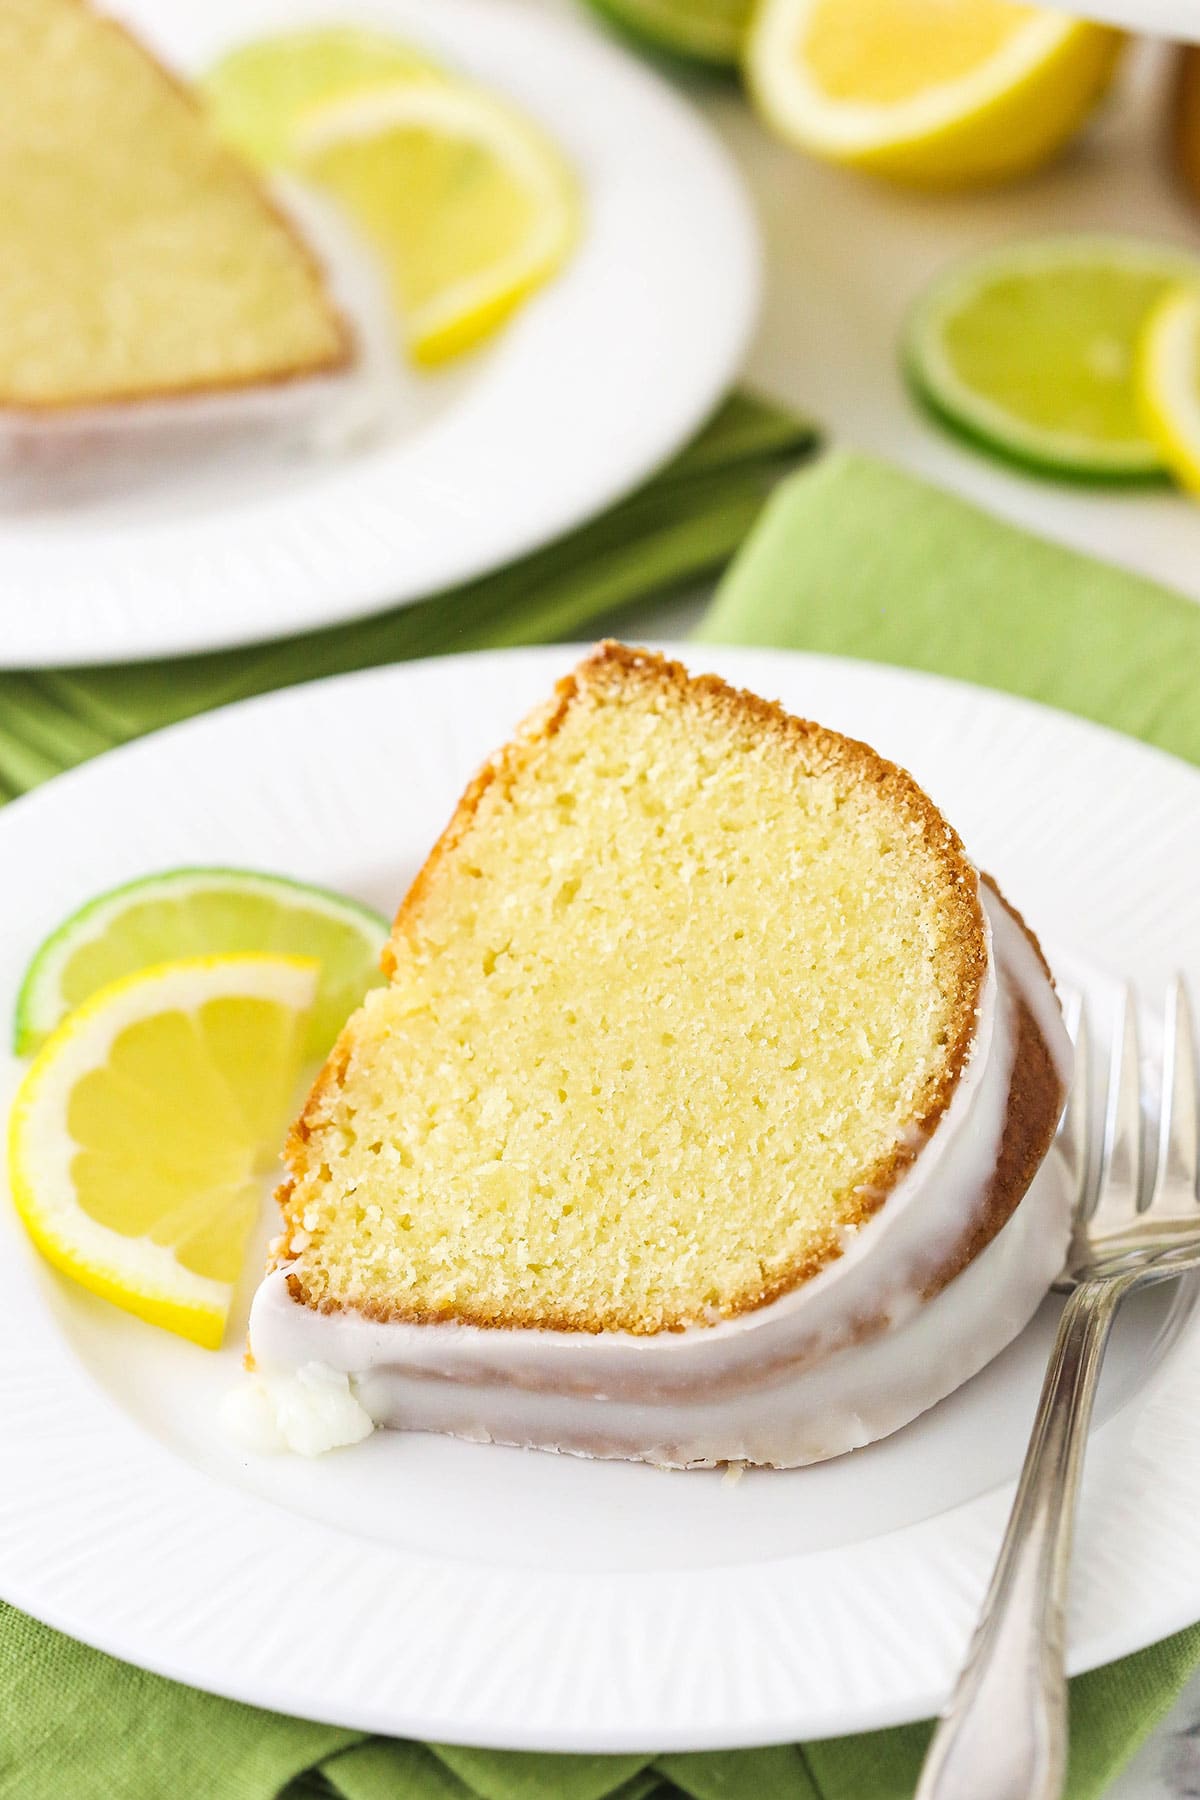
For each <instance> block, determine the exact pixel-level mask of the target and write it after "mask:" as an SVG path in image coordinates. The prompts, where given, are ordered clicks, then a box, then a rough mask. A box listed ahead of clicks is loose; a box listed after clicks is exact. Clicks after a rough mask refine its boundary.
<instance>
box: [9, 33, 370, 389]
mask: <svg viewBox="0 0 1200 1800" xmlns="http://www.w3.org/2000/svg"><path fill="white" fill-rule="evenodd" d="M0 88H2V90H3V93H4V104H3V106H2V107H0V411H5V410H9V409H12V410H15V411H17V412H18V413H24V414H28V415H33V416H34V417H35V418H36V417H39V416H42V417H44V416H45V415H55V414H61V413H62V412H63V411H64V410H69V409H78V408H87V407H89V406H103V405H111V404H112V403H114V402H130V401H139V400H146V399H151V398H153V399H158V400H162V399H164V398H169V397H173V396H180V395H195V394H200V393H210V392H212V391H214V390H216V391H227V390H230V389H238V388H243V387H246V386H247V385H253V384H261V383H274V382H279V381H282V380H284V379H287V378H291V377H296V376H301V375H314V374H320V373H326V372H329V371H332V370H335V369H338V368H341V367H342V366H343V365H344V364H345V363H346V362H347V361H348V360H349V356H350V339H349V336H348V333H347V330H346V327H345V325H344V324H343V321H342V319H341V317H340V316H339V314H338V312H337V310H336V308H335V307H334V305H333V303H332V302H331V300H330V298H329V296H328V294H327V293H326V290H325V284H324V280H323V277H322V274H321V271H320V269H319V268H318V266H317V264H316V263H315V261H314V259H313V258H312V256H311V255H310V254H309V252H308V250H307V248H306V247H305V245H304V244H303V243H302V242H301V241H300V239H299V238H298V237H297V235H296V234H295V232H294V231H293V230H292V228H291V226H290V225H289V224H288V222H287V221H286V220H285V219H284V217H283V216H282V214H281V213H279V212H278V211H277V210H276V209H275V207H274V206H273V205H272V204H271V202H270V200H269V199H268V197H267V195H266V193H265V191H264V189H263V188H262V186H261V185H260V183H259V182H258V180H257V179H256V177H255V176H253V175H252V174H251V173H250V171H249V170H248V169H245V168H243V167H242V165H241V164H240V163H239V162H237V161H236V160H235V159H234V158H233V157H232V156H231V155H230V154H229V153H228V152H227V151H226V150H225V149H224V148H222V146H221V145H220V144H219V143H218V141H217V139H216V137H215V136H214V134H213V133H212V131H211V130H210V129H209V126H208V124H207V122H206V120H205V118H204V116H203V113H202V112H201V110H200V108H199V107H198V106H197V105H196V104H195V103H194V102H193V100H192V98H191V96H190V95H189V94H188V93H187V91H186V90H185V89H184V88H183V87H182V86H181V85H180V84H179V83H178V82H176V81H175V80H174V78H173V77H172V76H170V75H169V74H168V73H167V72H166V71H165V70H164V69H162V68H161V67H160V66H159V65H158V63H157V62H155V60H154V59H153V57H152V56H151V55H150V54H149V52H148V51H146V50H145V49H143V48H142V46H141V45H140V44H138V43H137V42H136V41H135V39H134V38H133V37H131V36H130V35H129V34H128V33H127V32H126V31H125V30H124V29H123V28H122V27H121V26H120V25H118V24H117V23H116V22H115V21H113V20H111V19H108V18H105V17H103V16H102V15H101V14H99V13H96V12H94V11H93V10H92V9H91V8H90V6H89V5H88V4H86V0H0Z"/></svg>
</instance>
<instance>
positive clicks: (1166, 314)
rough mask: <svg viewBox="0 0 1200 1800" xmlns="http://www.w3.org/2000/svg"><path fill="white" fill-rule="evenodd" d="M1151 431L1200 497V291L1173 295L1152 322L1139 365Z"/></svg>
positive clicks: (1166, 458) (1144, 412)
mask: <svg viewBox="0 0 1200 1800" xmlns="http://www.w3.org/2000/svg"><path fill="white" fill-rule="evenodd" d="M1138 395H1139V400H1140V403H1141V410H1142V416H1143V418H1144V419H1145V421H1146V428H1147V430H1148V431H1149V432H1150V434H1151V436H1152V437H1153V439H1154V441H1155V443H1156V444H1157V445H1158V447H1159V449H1160V451H1161V452H1162V456H1163V460H1164V461H1165V462H1166V464H1167V466H1168V468H1169V469H1170V470H1171V472H1172V474H1173V475H1175V476H1176V477H1177V479H1178V480H1179V481H1180V482H1181V484H1182V485H1183V486H1185V487H1187V488H1189V489H1191V490H1192V491H1193V492H1195V493H1200V292H1197V291H1196V290H1195V289H1193V288H1191V287H1188V288H1182V289H1181V290H1180V291H1178V292H1176V293H1172V294H1167V295H1166V296H1164V298H1163V299H1162V300H1161V301H1160V302H1159V304H1158V305H1157V306H1156V307H1155V309H1154V311H1153V312H1152V313H1151V315H1150V318H1149V319H1148V320H1147V322H1146V328H1145V331H1144V333H1143V335H1142V341H1141V348H1140V355H1139V360H1138Z"/></svg>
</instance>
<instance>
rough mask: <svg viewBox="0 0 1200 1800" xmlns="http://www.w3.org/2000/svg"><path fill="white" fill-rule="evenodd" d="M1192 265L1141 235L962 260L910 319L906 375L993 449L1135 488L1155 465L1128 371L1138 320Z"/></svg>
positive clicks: (1019, 247) (1011, 249)
mask: <svg viewBox="0 0 1200 1800" xmlns="http://www.w3.org/2000/svg"><path fill="white" fill-rule="evenodd" d="M1198 267H1200V264H1197V263H1195V262H1193V261H1191V260H1190V259H1189V258H1187V257H1186V256H1185V255H1184V253H1183V252H1182V251H1178V250H1173V249H1171V248H1169V247H1167V248H1164V247H1162V246H1160V245H1156V244H1150V243H1146V242H1143V241H1142V240H1140V239H1137V238H1120V237H1090V236H1080V237H1063V238H1042V239H1034V240H1031V241H1030V242H1027V243H1021V244H1009V245H1005V246H1003V247H1002V248H1001V249H999V250H996V251H992V252H990V253H988V254H987V255H984V256H981V257H976V258H973V259H972V260H971V261H970V262H967V263H964V264H959V265H958V266H956V267H955V268H952V269H951V270H950V271H949V273H948V274H946V275H944V276H942V277H941V279H940V280H938V281H937V282H936V283H935V284H934V285H933V287H932V288H930V289H929V290H928V291H927V293H926V294H925V295H923V296H922V298H921V300H920V301H919V302H918V303H917V306H916V308H915V309H914V311H913V313H912V314H911V315H910V318H909V323H908V327H907V331H906V337H905V360H906V364H907V368H908V372H909V375H910V376H911V378H912V381H913V383H914V385H915V386H916V388H917V390H918V391H919V393H920V394H921V396H922V397H923V398H924V399H925V400H926V401H927V402H928V403H929V405H930V406H931V407H932V408H933V409H934V411H936V412H937V413H939V414H941V415H942V416H943V417H944V418H945V419H947V420H948V421H949V422H950V423H951V424H954V425H957V426H958V427H959V428H960V429H961V430H963V431H965V432H967V433H968V434H969V435H970V436H972V437H974V438H975V439H977V440H979V441H980V442H982V443H983V444H985V445H987V446H988V447H989V448H991V449H994V450H997V451H999V452H1000V453H1001V454H1002V455H1005V456H1008V457H1011V458H1013V459H1015V460H1017V461H1019V462H1024V463H1028V464H1031V465H1032V466H1034V467H1037V468H1043V469H1047V470H1050V471H1051V472H1053V473H1056V474H1061V475H1074V476H1081V477H1089V478H1093V479H1095V478H1100V479H1109V480H1121V479H1124V480H1131V479H1139V478H1144V477H1146V476H1150V475H1154V474H1156V473H1159V472H1160V471H1161V469H1162V466H1163V464H1162V455H1161V452H1160V449H1159V447H1158V445H1157V444H1156V443H1154V442H1153V441H1152V440H1151V439H1150V438H1149V437H1148V436H1147V433H1146V430H1145V426H1144V423H1143V420H1142V418H1141V415H1140V411H1139V405H1138V398H1137V391H1136V382H1135V370H1134V365H1135V361H1136V356H1137V345H1138V340H1139V337H1140V335H1141V332H1142V330H1143V328H1144V326H1145V323H1146V320H1147V319H1148V317H1149V316H1150V314H1151V312H1152V311H1153V309H1154V307H1155V306H1156V304H1157V303H1158V302H1159V301H1160V300H1161V299H1162V298H1163V296H1164V295H1165V294H1166V293H1167V292H1168V291H1169V290H1170V289H1172V288H1173V287H1174V286H1175V285H1176V284H1177V283H1178V281H1179V280H1180V278H1181V276H1182V275H1184V274H1186V273H1187V272H1188V271H1194V270H1196V269H1197V268H1198Z"/></svg>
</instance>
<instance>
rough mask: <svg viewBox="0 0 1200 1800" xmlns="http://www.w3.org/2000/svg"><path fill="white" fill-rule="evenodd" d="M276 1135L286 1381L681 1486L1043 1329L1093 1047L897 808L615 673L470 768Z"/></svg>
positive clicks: (877, 782)
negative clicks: (373, 978)
mask: <svg viewBox="0 0 1200 1800" xmlns="http://www.w3.org/2000/svg"><path fill="white" fill-rule="evenodd" d="M384 960H385V965H386V972H387V974H388V976H389V984H388V986H387V987H386V988H383V989H378V990H376V991H375V992H373V993H371V994H369V995H368V997H367V999H366V1001H365V1002H364V1004H363V1006H362V1007H361V1008H360V1009H359V1011H358V1012H357V1013H356V1014H355V1015H354V1017H353V1018H352V1019H351V1020H350V1022H349V1024H348V1025H347V1026H346V1028H345V1030H344V1031H343V1033H342V1035H341V1037H340V1039H339V1041H338V1043H337V1045H336V1046H335V1048H334V1051H333V1053H332V1055H331V1056H330V1058H329V1061H328V1063H327V1064H326V1066H325V1068H324V1070H323V1072H322V1073H321V1075H320V1077H319V1078H318V1080H317V1083H316V1085H315V1087H314V1089H313V1091H312V1094H311V1096H310V1098H309V1100H308V1103H307V1105H306V1106H305V1108H304V1111H303V1113H302V1115H301V1117H300V1119H299V1121H298V1122H297V1124H296V1126H295V1128H294V1130H293V1132H292V1134H291V1137H290V1139H289V1141H288V1145H287V1149H286V1154H285V1161H286V1163H287V1165H288V1169H289V1175H288V1179H287V1180H286V1181H285V1183H284V1185H283V1187H282V1188H281V1190H280V1196H279V1198H280V1202H281V1205H282V1210H283V1231H282V1234H281V1236H280V1238H279V1240H278V1242H277V1244H276V1245H275V1247H274V1254H275V1262H274V1267H273V1271H272V1272H271V1273H269V1274H268V1276H267V1278H266V1280H265V1281H264V1282H263V1284H262V1285H261V1287H260V1289H259V1292H258V1294H257V1296H256V1298H255V1302H254V1306H253V1309H252V1314H251V1321H250V1345H251V1353H252V1358H253V1360H254V1362H255V1364H256V1365H257V1368H258V1370H259V1378H260V1380H261V1381H262V1382H264V1383H265V1384H266V1386H267V1388H268V1389H269V1388H270V1386H271V1384H272V1383H274V1382H275V1381H277V1380H285V1381H286V1380H288V1379H290V1376H289V1372H295V1371H297V1370H302V1369H304V1368H305V1367H306V1366H307V1365H311V1364H314V1363H320V1364H324V1365H326V1366H327V1367H328V1368H330V1369H332V1370H333V1371H335V1372H336V1373H337V1374H338V1376H339V1377H342V1376H350V1377H352V1378H353V1381H354V1391H355V1393H356V1395H357V1397H358V1400H359V1401H360V1403H361V1404H362V1405H363V1406H365V1407H366V1409H367V1411H368V1412H369V1413H370V1414H371V1416H372V1417H373V1418H374V1419H375V1420H376V1421H377V1422H380V1423H385V1424H390V1425H398V1426H404V1427H408V1428H411V1429H429V1430H436V1431H448V1432H453V1433H455V1434H457V1435H459V1436H463V1437H468V1438H474V1439H481V1440H494V1441H499V1442H503V1443H509V1444H522V1445H532V1446H538V1447H541V1448H547V1449H557V1450H570V1451H575V1452H578V1453H580V1454H586V1455H593V1456H623V1457H634V1458H642V1459H646V1460H650V1461H654V1462H658V1463H663V1464H669V1465H672V1466H684V1467H693V1466H698V1465H707V1464H711V1463H714V1462H720V1461H726V1460H734V1459H739V1460H745V1461H750V1462H761V1463H773V1464H778V1465H784V1466H792V1465H796V1464H800V1463H804V1462H811V1461H814V1460H817V1459H819V1458H821V1457H825V1456H830V1455H835V1454H837V1453H839V1452H840V1451H843V1450H846V1449H850V1448H853V1447H855V1446H856V1445H859V1444H863V1443H867V1442H869V1441H870V1440H871V1439H872V1438H874V1437H878V1436H881V1435H883V1434H884V1433H885V1432H888V1431H891V1430H894V1429H895V1428H896V1427H897V1426H898V1425H901V1424H904V1423H905V1422H906V1421H907V1420H908V1419H911V1418H912V1417H914V1416H915V1415H916V1414H917V1413H918V1412H920V1411H922V1410H923V1409H924V1408H925V1407H927V1406H929V1405H931V1404H933V1402H934V1401H936V1400H937V1399H939V1398H941V1397H942V1395H944V1394H946V1393H948V1392H949V1391H950V1390H951V1389H952V1388H953V1387H955V1386H957V1385H958V1384H959V1383H960V1382H962V1381H964V1380H966V1379H967V1378H968V1376H970V1375H971V1374H973V1373H974V1372H975V1371H976V1370H977V1369H979V1368H980V1367H982V1366H983V1364H984V1363H985V1362H986V1361H987V1360H988V1359H989V1358H990V1357H992V1356H994V1355H995V1354H996V1352H997V1351H998V1350H999V1349H1001V1348H1002V1347H1003V1345H1004V1344H1006V1343H1007V1342H1009V1340H1010V1339H1011V1338H1012V1337H1013V1336H1014V1335H1015V1333H1016V1332H1017V1331H1019V1330H1020V1329H1021V1327H1022V1326H1023V1325H1024V1324H1025V1322H1026V1321H1027V1320H1028V1318H1029V1317H1030V1315H1031V1314H1032V1312H1033V1311H1034V1309H1035V1308H1036V1306H1037V1304H1038V1302H1039V1300H1040V1299H1041V1297H1042V1295H1043V1294H1044V1293H1045V1290H1046V1288H1047V1286H1048V1285H1049V1283H1050V1281H1051V1279H1052V1278H1053V1276H1054V1275H1055V1274H1056V1273H1057V1271H1058V1269H1059V1267H1060V1266H1061V1260H1062V1256H1063V1252H1064V1248H1065V1244H1066V1236H1067V1232H1068V1229H1069V1215H1070V1193H1069V1188H1068V1185H1067V1184H1066V1183H1065V1182H1064V1180H1063V1179H1062V1172H1061V1170H1060V1169H1059V1170H1057V1174H1056V1165H1055V1164H1054V1162H1053V1161H1051V1162H1050V1163H1048V1164H1046V1163H1044V1159H1045V1157H1046V1151H1047V1149H1048V1147H1049V1145H1050V1142H1051V1139H1052V1137H1053V1133H1054V1128H1055V1123H1056V1120H1057V1117H1058V1113H1059V1110H1060V1108H1061V1104H1062V1100H1063V1097H1064V1094H1065V1089H1066V1082H1067V1079H1068V1075H1069V1068H1070V1047H1069V1044H1068V1042H1067V1040H1066V1035H1065V1032H1064V1030H1063V1026H1062V1019H1061V1014H1060V1012H1059V1008H1058V1004H1057V1001H1056V999H1055V996H1054V991H1053V984H1052V982H1051V980H1050V976H1049V972H1048V970H1047V969H1046V966H1045V963H1044V962H1043V960H1042V958H1041V954H1040V951H1039V950H1038V948H1037V945H1036V943H1035V941H1034V940H1033V939H1032V937H1031V936H1030V934H1029V933H1028V931H1027V930H1026V928H1025V927H1024V925H1023V923H1022V922H1021V920H1020V919H1019V918H1018V916H1017V915H1016V914H1014V913H1013V912H1012V911H1011V910H1010V909H1009V908H1008V907H1007V906H1006V904H1005V903H1004V901H1003V900H1002V899H1001V898H1000V895H999V893H998V892H997V890H996V889H995V888H994V886H992V885H991V884H990V883H989V882H987V881H985V880H983V879H981V877H980V876H979V874H978V872H977V871H976V870H975V869H974V868H973V867H972V865H971V863H970V862H969V861H968V859H967V857H966V854H965V852H964V850H963V847H962V845H961V843H960V842H959V839H958V837H957V836H956V835H955V833H954V831H953V830H952V829H951V827H950V826H949V825H948V824H947V823H946V821H945V820H944V819H943V818H942V817H941V815H940V814H939V813H938V812H937V810H936V809H935V808H934V806H933V805H932V803H931V802H930V801H929V799H928V798H927V797H926V796H925V794H923V793H922V791H921V790H920V789H919V788H918V787H917V786H916V784H915V783H914V782H913V781H912V779H911V778H910V777H909V776H908V775H906V774H904V772H903V771H902V770H900V769H898V768H896V767H895V766H894V765H892V764H890V763H887V762H885V761H884V760H883V759H882V758H880V757H879V756H877V755H876V754H875V752H874V751H872V750H869V749H868V748H867V747H866V746H865V745H863V744H860V743H856V742H854V741H852V740H850V739H847V738H844V737H841V736H839V735H838V734H837V733H835V732H831V731H827V730H825V729H823V728H822V727H820V726H818V725H813V724H809V723H806V722H805V721H803V720H799V719H794V718H791V717H789V716H788V715H787V714H786V713H784V712H783V711H782V709H781V708H779V707H777V706H774V705H771V704H770V703H768V702H766V701H763V700H759V699H757V698H756V697H754V696H753V695H750V694H746V693H741V692H737V691H735V690H734V689H732V688H729V687H727V686H726V685H725V684H724V683H723V682H721V681H718V680H717V679H716V678H715V677H712V676H702V677H700V678H698V679H693V678H690V677H689V676H688V675H687V673H686V672H685V670H684V669H683V668H681V667H680V666H679V665H678V664H674V663H669V662H665V661H664V660H663V659H661V658H660V657H657V656H652V655H650V654H647V653H643V652H637V651H632V650H628V649H625V648H623V647H621V646H620V645H615V644H606V645H602V646H601V647H600V649H599V650H598V651H597V652H595V653H594V654H593V655H592V656H590V657H589V658H588V659H587V660H586V661H585V662H584V663H582V664H581V665H580V667H579V668H578V669H576V670H575V672H574V674H573V675H571V676H570V677H569V678H568V679H567V680H565V681H564V682H562V683H560V685H559V688H558V690H557V692H556V693H555V695H554V697H553V699H552V700H551V701H550V702H549V704H548V705H547V706H546V707H544V708H543V709H542V710H541V711H539V712H538V713H537V714H535V715H534V716H533V717H532V718H531V719H529V720H528V721H527V722H526V724H525V726H524V727H523V728H522V729H521V730H520V731H519V733H518V734H517V736H516V737H515V738H514V739H513V741H512V742H511V743H510V744H509V745H507V746H506V747H505V748H504V749H503V750H501V751H500V752H499V753H498V754H497V755H496V756H494V757H493V758H492V759H491V761H489V762H488V763H487V764H486V765H485V767H484V768H483V769H482V771H481V772H480V774H479V775H478V776H477V777H476V779H475V780H474V781H473V782H472V784H471V785H470V787H469V788H468V789H467V791H466V793H465V794H464V796H463V798H462V800H461V801H460V803H459V806H458V808H457V810H456V812H455V814H454V816H453V818H452V819H451V821H450V824H449V826H448V827H447V829H446V831H445V832H444V833H443V835H442V837H441V839H440V841H439V842H438V843H437V845H436V846H435V847H434V850H433V852H432V854H431V855H430V857H429V860H428V861H427V863H426V864H425V867H424V868H423V869H422V871H421V873H420V875H419V876H418V877H417V880H416V882H415V883H414V885H413V887H412V889H411V890H410V892H409V894H408V896H407V898H406V900H405V901H404V904H403V906H402V907H401V909H400V912H399V914H398V916H397V919H396V922H395V926H394V928H393V932H392V936H391V939H390V941H389V944H388V947H387V949H386V950H385V953H384Z"/></svg>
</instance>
